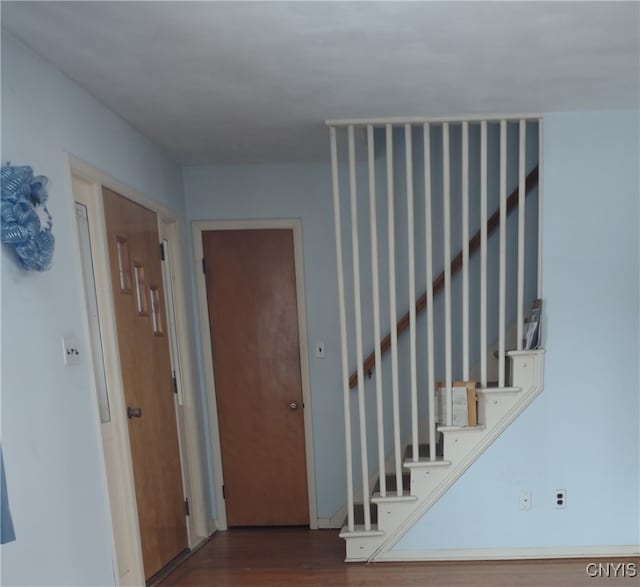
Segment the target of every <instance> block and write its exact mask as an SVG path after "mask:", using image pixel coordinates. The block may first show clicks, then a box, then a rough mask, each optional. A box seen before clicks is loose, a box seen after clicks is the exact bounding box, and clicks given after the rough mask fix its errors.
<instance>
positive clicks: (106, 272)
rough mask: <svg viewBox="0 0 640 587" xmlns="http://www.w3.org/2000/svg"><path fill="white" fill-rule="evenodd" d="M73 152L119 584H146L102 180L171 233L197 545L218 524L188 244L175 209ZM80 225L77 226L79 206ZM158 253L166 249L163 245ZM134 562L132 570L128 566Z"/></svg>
mask: <svg viewBox="0 0 640 587" xmlns="http://www.w3.org/2000/svg"><path fill="white" fill-rule="evenodd" d="M66 157H67V164H68V169H69V185H70V186H71V188H72V189H71V192H72V200H73V201H74V202H76V201H77V202H79V203H82V204H84V205H85V206H86V207H87V212H88V220H89V229H90V233H91V243H92V248H91V256H92V261H93V270H94V279H95V283H96V295H97V299H98V312H99V315H100V330H101V332H100V334H101V339H102V347H103V354H104V358H105V372H106V373H105V374H106V378H107V388H108V390H109V402H110V405H111V422H110V423H108V424H102V423H100V431H101V436H102V447H103V452H104V459H105V479H106V483H107V490H108V497H109V507H110V513H111V516H110V517H111V527H112V534H113V542H112V544H113V549H114V550H113V564H114V577H115V581H116V584H127V585H129V584H130V585H139V584H143V585H144V584H145V576H144V569H143V564H142V547H141V542H140V528H139V524H138V510H137V504H136V493H135V484H134V478H133V463H132V459H131V450H130V444H129V431H128V425H127V418H126V401H125V397H124V386H123V383H122V371H121V365H120V355H119V349H118V337H117V331H116V326H115V324H116V321H115V307H114V301H113V292H112V287H111V270H110V265H109V257H108V255H109V253H108V246H107V237H106V234H107V232H106V223H105V215H104V207H103V200H102V188H103V187H104V188H108V189H110V190H112V191H114V192H116V193H118V194H120V195H121V196H123V197H125V198H126V199H128V200H130V201H132V202H134V203H136V204H139V205H141V206H144V207H145V208H147V209H149V210H151V211H152V212H155V213H156V214H157V217H158V232H159V237H160V240H161V241H162V240H163V239H166V240H167V241H168V247H167V249H168V253H169V255H170V257H171V268H172V270H173V279H172V281H173V305H174V309H175V313H174V321H173V327H174V328H175V333H176V346H177V349H178V352H179V356H180V360H181V362H182V369H180V370H179V371H177V372H176V376H177V377H178V376H179V377H181V381H180V382H179V384H180V385H181V389H182V397H183V405H182V406H178V404H176V405H177V409H176V424H177V432H178V441H179V445H180V461H181V473H182V483H183V487H184V490H185V496H188V498H189V505H190V515H189V516H187V540H188V546H189V548H191V549H193V548H194V547H195V546H197V545H198V544H200V543H201V542H203V541H204V540H206V539H207V538H208V537H209V536H210V535H211V534H212V533H213V532H214V531H215V528H212V527H210V525H209V524H208V523H207V514H206V504H205V487H206V485H205V477H204V472H203V469H202V463H203V462H204V461H203V459H202V448H203V447H201V443H200V438H199V433H198V421H199V415H198V414H199V410H198V402H197V399H196V388H195V385H194V374H193V368H194V365H193V364H192V362H191V357H193V349H192V344H191V341H192V339H191V338H190V337H189V334H190V333H189V326H188V325H189V322H188V319H187V316H188V313H187V308H186V300H187V296H186V291H185V281H184V266H183V255H182V251H183V249H182V246H181V240H180V238H181V236H180V220H179V215H178V214H177V213H176V212H174V211H173V210H171V209H169V208H167V207H165V206H163V205H161V204H158V203H157V202H156V201H154V200H152V199H151V198H149V197H148V196H146V195H145V194H142V193H141V192H138V191H136V190H134V189H133V188H130V187H129V186H127V185H125V184H123V183H121V182H120V181H118V180H116V179H114V178H113V177H111V176H109V175H108V174H106V173H104V172H102V171H100V170H99V169H96V168H95V167H93V166H92V165H89V164H88V163H85V162H84V161H82V160H81V159H79V158H77V157H75V156H74V155H72V154H70V153H66ZM78 182H80V184H81V189H80V190H76V189H73V188H74V185H78ZM76 192H81V193H76ZM74 226H77V225H76V223H75V214H74ZM73 238H74V239H75V240H74V244H75V248H76V249H77V250H78V251H79V246H80V243H79V237H78V235H77V229H76V230H74V235H73ZM158 254H160V252H159V251H158ZM79 257H80V255H79V254H78V270H80V271H81V270H82V267H81V265H80V261H79ZM162 271H163V287H164V289H165V299H167V301H169V300H168V298H167V297H166V296H168V295H170V292H168V291H166V289H167V288H166V287H165V284H164V280H165V279H166V278H167V276H166V275H165V273H166V272H167V271H168V269H167V267H166V264H164V263H163V267H162ZM83 290H84V286H83ZM83 293H84V294H85V296H86V292H84V291H83ZM82 313H83V319H84V320H83V321H84V330H85V337H86V340H91V339H90V338H89V329H90V326H89V317H88V315H87V312H86V310H85V309H83V312H82ZM165 314H167V315H166V316H165V319H166V320H167V322H166V324H167V325H168V328H170V327H171V326H170V321H169V315H168V306H167V307H166V308H165ZM91 354H92V353H86V356H87V357H88V363H89V366H90V368H91V373H92V377H91V386H92V392H93V393H94V397H95V398H96V406H97V395H96V394H97V392H96V382H95V379H94V377H93V373H94V371H93V364H92V363H93V360H92V358H91ZM172 360H173V359H172ZM180 408H182V409H180ZM119 550H120V552H124V553H126V554H125V556H127V557H128V558H129V559H130V560H128V561H126V562H125V561H122V560H120V561H119V560H118V551H119ZM125 565H126V566H125ZM123 566H125V569H124V572H126V575H125V576H123V577H122V579H121V575H122V574H123V568H122V567H123ZM127 567H128V570H126V568H127Z"/></svg>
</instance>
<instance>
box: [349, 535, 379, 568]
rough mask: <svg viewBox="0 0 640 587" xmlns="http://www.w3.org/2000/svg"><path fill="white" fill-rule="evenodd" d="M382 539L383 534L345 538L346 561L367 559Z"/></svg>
mask: <svg viewBox="0 0 640 587" xmlns="http://www.w3.org/2000/svg"><path fill="white" fill-rule="evenodd" d="M383 541H384V536H357V537H353V538H349V539H348V540H347V557H346V561H347V562H361V561H367V560H369V557H370V556H371V555H372V554H373V553H374V552H375V551H376V549H377V548H378V546H380V544H382V542H383Z"/></svg>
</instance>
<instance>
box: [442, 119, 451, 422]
mask: <svg viewBox="0 0 640 587" xmlns="http://www.w3.org/2000/svg"><path fill="white" fill-rule="evenodd" d="M442 161H443V163H442V167H443V177H444V179H443V184H444V218H443V222H444V345H445V393H446V400H447V425H448V426H450V425H451V423H452V420H453V414H452V403H451V401H452V391H451V386H452V380H453V375H452V365H451V363H452V361H451V185H450V183H451V177H450V170H449V123H447V122H445V123H444V124H443V125H442Z"/></svg>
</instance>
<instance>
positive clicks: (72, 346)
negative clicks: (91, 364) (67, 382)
mask: <svg viewBox="0 0 640 587" xmlns="http://www.w3.org/2000/svg"><path fill="white" fill-rule="evenodd" d="M62 353H63V361H64V364H65V365H66V366H67V367H68V366H70V365H79V364H80V347H79V346H78V339H77V338H76V337H75V336H65V337H64V338H63V339H62Z"/></svg>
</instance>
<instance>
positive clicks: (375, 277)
mask: <svg viewBox="0 0 640 587" xmlns="http://www.w3.org/2000/svg"><path fill="white" fill-rule="evenodd" d="M367 161H368V166H369V224H370V232H371V288H372V292H373V337H374V344H375V351H374V353H375V360H376V369H375V372H376V404H377V405H376V408H377V419H378V474H379V477H380V495H381V496H382V497H385V496H386V495H387V478H386V470H385V464H384V457H385V450H384V405H383V401H382V352H381V351H380V278H379V271H378V220H377V214H376V169H375V145H374V136H373V126H372V125H368V126H367Z"/></svg>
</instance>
